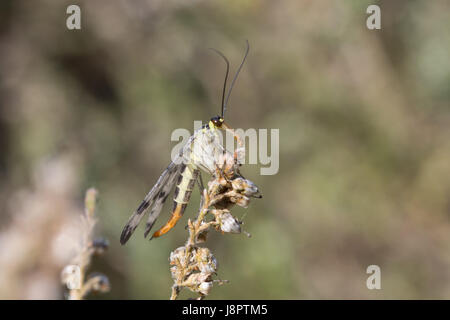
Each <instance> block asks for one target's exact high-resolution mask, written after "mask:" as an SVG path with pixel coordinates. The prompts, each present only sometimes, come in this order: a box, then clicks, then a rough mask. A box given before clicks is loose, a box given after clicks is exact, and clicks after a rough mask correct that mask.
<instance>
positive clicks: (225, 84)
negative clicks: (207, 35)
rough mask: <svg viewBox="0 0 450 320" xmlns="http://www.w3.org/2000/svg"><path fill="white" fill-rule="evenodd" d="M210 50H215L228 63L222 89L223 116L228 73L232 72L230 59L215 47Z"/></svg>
mask: <svg viewBox="0 0 450 320" xmlns="http://www.w3.org/2000/svg"><path fill="white" fill-rule="evenodd" d="M209 49H210V50H213V51H214V52H215V53H217V54H218V55H219V56H221V57H222V58H223V60H225V63H226V64H227V72H226V73H225V80H224V81H223V90H222V118H223V116H224V113H225V104H224V102H225V91H226V90H227V80H228V73H229V72H230V62H228V59H227V58H226V57H225V55H224V54H223V53H222V52H220V51H219V50H216V49H214V48H209Z"/></svg>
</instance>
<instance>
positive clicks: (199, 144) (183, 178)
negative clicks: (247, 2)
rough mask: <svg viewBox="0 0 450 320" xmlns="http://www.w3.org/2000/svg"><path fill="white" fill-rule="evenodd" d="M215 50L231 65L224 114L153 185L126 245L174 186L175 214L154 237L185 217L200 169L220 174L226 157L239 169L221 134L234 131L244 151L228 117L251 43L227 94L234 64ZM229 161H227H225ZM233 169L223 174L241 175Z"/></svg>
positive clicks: (130, 223)
mask: <svg viewBox="0 0 450 320" xmlns="http://www.w3.org/2000/svg"><path fill="white" fill-rule="evenodd" d="M212 50H213V51H215V52H216V53H217V54H219V55H220V56H221V57H222V58H223V59H224V61H225V63H226V67H227V69H226V74H225V81H224V85H223V91H222V115H221V116H215V117H213V118H211V120H210V121H209V122H208V124H206V125H204V126H203V127H202V128H201V129H198V130H196V131H195V132H194V134H193V135H192V136H191V137H190V138H189V139H188V141H187V143H186V144H185V145H184V146H183V147H182V148H181V150H180V152H179V153H178V155H177V156H176V157H175V159H172V160H173V161H172V162H171V163H170V164H169V166H168V167H167V168H166V170H164V172H163V173H162V174H161V176H160V177H159V179H158V181H157V182H156V184H155V185H154V186H153V187H152V188H151V190H150V191H149V192H148V194H147V195H146V196H145V198H144V200H143V201H142V203H141V204H140V205H139V207H138V208H137V209H136V211H134V213H133V214H132V215H131V217H130V218H129V220H128V222H127V224H126V225H125V227H124V228H123V231H122V234H121V236H120V243H121V244H122V245H123V244H125V243H126V242H127V241H128V239H129V238H130V237H131V235H132V234H133V232H134V230H135V229H136V227H137V226H138V224H139V222H140V221H141V220H142V217H143V216H144V213H145V212H146V211H147V210H148V209H150V213H149V215H148V218H147V223H146V227H145V232H144V237H147V235H148V234H149V232H150V230H151V229H152V227H153V224H154V223H155V221H156V219H157V218H158V216H159V214H160V212H161V209H162V206H163V204H164V202H165V201H166V199H167V197H168V196H169V194H170V192H171V190H172V188H173V186H174V185H175V186H176V187H175V192H174V196H173V209H172V215H171V217H170V219H169V220H168V221H167V223H166V224H165V225H164V226H163V227H161V228H160V229H159V230H157V231H156V232H154V233H153V236H152V237H151V238H150V239H152V238H157V237H160V236H162V235H163V234H165V233H167V232H168V231H169V230H171V229H172V228H173V227H174V226H175V224H176V223H177V222H178V220H179V219H180V218H181V217H182V215H183V213H184V211H185V209H186V206H187V204H188V202H189V199H190V197H191V193H192V190H193V189H194V186H195V182H196V181H197V179H200V178H201V177H200V176H199V175H200V169H201V170H203V171H205V172H207V173H209V174H211V175H217V173H218V170H220V168H218V163H221V161H222V162H224V159H228V160H229V159H230V158H231V159H234V162H235V165H229V162H230V161H225V162H228V168H230V167H232V168H237V165H238V155H237V152H236V151H235V152H234V154H233V155H231V154H230V152H229V151H228V150H226V148H224V147H223V144H222V143H221V139H220V137H219V130H224V131H229V132H231V133H232V134H233V137H234V139H235V140H236V141H237V143H238V145H240V146H241V150H243V147H242V146H243V144H242V141H241V140H240V139H239V137H238V136H237V135H236V134H235V133H234V130H233V129H232V128H231V127H229V126H228V125H227V124H226V123H225V120H224V117H225V111H226V107H227V103H228V100H229V98H230V94H231V90H232V89H233V86H234V83H235V81H236V79H237V77H238V75H239V72H240V71H241V69H242V66H243V65H244V62H245V60H246V58H247V55H248V52H249V44H248V41H247V48H246V51H245V54H244V58H243V59H242V62H241V64H240V66H239V68H238V69H237V71H236V74H235V76H234V78H233V80H232V82H231V85H230V88H229V90H228V92H227V94H226V97H225V93H226V87H227V79H228V73H229V69H230V64H229V62H228V59H227V58H226V57H225V56H224V55H223V54H222V53H221V52H220V51H217V50H215V49H212ZM225 162H224V163H223V164H225ZM231 171H233V170H230V169H228V170H226V172H225V173H224V172H223V171H222V176H225V178H229V179H231V178H233V177H237V176H239V175H237V173H236V172H234V173H233V172H231ZM234 171H237V169H234ZM200 181H201V180H200Z"/></svg>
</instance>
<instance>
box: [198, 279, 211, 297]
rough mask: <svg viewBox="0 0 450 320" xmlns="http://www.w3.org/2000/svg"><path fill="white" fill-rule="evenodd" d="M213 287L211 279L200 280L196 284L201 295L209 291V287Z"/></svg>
mask: <svg viewBox="0 0 450 320" xmlns="http://www.w3.org/2000/svg"><path fill="white" fill-rule="evenodd" d="M212 287H213V282H212V281H206V282H202V283H201V284H200V285H199V286H198V292H200V293H201V294H203V295H205V296H206V295H208V294H209V293H210V292H211V289H212Z"/></svg>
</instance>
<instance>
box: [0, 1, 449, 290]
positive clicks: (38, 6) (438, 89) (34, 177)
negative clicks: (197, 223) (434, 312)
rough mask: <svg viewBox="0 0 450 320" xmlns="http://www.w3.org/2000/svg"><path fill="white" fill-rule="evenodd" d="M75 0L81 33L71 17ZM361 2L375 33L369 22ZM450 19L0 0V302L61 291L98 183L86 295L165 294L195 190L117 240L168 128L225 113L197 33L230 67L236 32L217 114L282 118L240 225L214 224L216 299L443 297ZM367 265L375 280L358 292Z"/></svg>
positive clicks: (163, 152) (324, 8) (431, 6)
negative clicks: (275, 151) (255, 196)
mask: <svg viewBox="0 0 450 320" xmlns="http://www.w3.org/2000/svg"><path fill="white" fill-rule="evenodd" d="M70 4H78V5H80V7H81V14H82V15H81V19H82V20H81V23H82V29H81V30H78V31H69V30H68V29H67V28H66V18H67V17H68V15H67V14H66V8H67V6H68V5H70ZM370 4H378V5H379V6H380V7H381V23H382V29H381V30H368V29H367V28H366V19H367V17H368V15H367V14H366V8H367V6H368V5H370ZM448 30H450V2H448V1H425V0H422V1H375V0H373V1H359V0H358V1H357V0H354V1H331V0H330V1H312V0H310V1H250V0H247V1H237V0H232V1H220V2H219V1H202V0H197V1H162V0H158V1H143V0H139V1H118V0H113V1H111V0H108V1H107V0H96V1H76V3H74V2H73V1H65V0H64V1H50V0H47V1H45V0H39V1H17V0H14V1H13V0H3V1H2V2H1V4H0V147H1V153H0V298H7V299H10V298H19V299H34V298H43V299H59V298H62V297H63V288H62V286H61V284H60V280H59V275H60V272H61V269H62V267H63V266H64V265H65V264H66V263H67V261H68V259H69V258H70V254H71V250H69V248H70V246H71V241H72V240H67V239H68V238H67V234H68V233H69V231H70V228H71V226H72V225H73V224H74V221H76V220H77V219H78V218H79V215H80V214H81V213H82V208H83V196H84V192H85V190H86V189H87V188H88V187H91V186H94V187H96V188H97V189H98V190H99V195H100V201H99V204H98V212H97V214H98V217H99V224H98V226H99V228H98V230H97V233H98V234H99V235H104V236H105V237H107V238H108V239H109V241H110V243H111V248H110V250H109V251H108V252H107V253H106V254H105V255H104V256H103V257H100V258H96V259H94V263H93V265H92V268H91V269H92V270H93V271H100V272H103V273H105V274H106V275H107V276H108V277H109V279H110V282H111V285H112V291H111V292H110V293H108V294H105V295H98V296H94V295H92V296H90V297H89V298H93V299H98V298H100V299H110V298H120V299H122V298H123V299H167V298H168V297H169V295H170V286H171V284H172V280H171V277H170V272H169V264H168V256H169V253H170V251H172V250H174V249H175V248H177V247H178V246H181V245H182V244H183V243H184V241H185V239H186V236H187V232H186V230H184V229H183V226H184V225H186V223H187V219H188V217H194V216H195V214H196V213H197V209H198V201H199V196H198V193H197V192H195V195H194V196H193V198H192V200H191V201H192V202H191V205H190V206H188V209H187V211H186V213H185V216H184V217H183V219H182V220H181V222H180V223H179V224H178V225H177V227H176V228H175V229H174V230H173V231H171V232H170V233H169V234H167V235H166V236H164V237H162V238H160V239H156V240H153V241H151V242H149V241H148V240H144V239H143V228H139V229H138V230H137V231H136V233H135V235H134V236H133V237H132V239H131V240H130V241H129V243H127V245H126V246H123V247H122V246H120V244H119V235H120V232H121V230H122V227H123V225H124V224H125V222H126V221H127V219H128V217H129V215H130V214H131V213H132V211H133V210H134V209H135V208H136V207H137V205H139V203H140V201H141V200H142V198H143V197H144V195H145V194H146V192H147V191H148V189H149V188H150V187H151V186H152V185H153V184H154V183H155V182H156V179H157V178H158V177H159V174H160V173H161V172H162V170H163V169H164V168H165V167H166V166H167V164H168V163H169V160H170V151H171V148H172V147H173V146H174V145H175V142H171V141H170V135H171V132H172V131H173V130H174V129H176V128H187V129H189V130H192V128H193V121H194V120H205V121H206V120H208V119H209V118H210V117H211V116H214V115H217V114H218V113H219V109H220V94H221V89H222V87H221V86H222V81H223V76H224V65H223V61H221V60H220V58H219V57H218V56H217V55H215V54H214V53H212V52H211V51H210V50H208V48H209V47H214V48H217V49H219V50H221V51H223V52H224V53H225V54H226V55H227V57H228V58H229V60H230V61H231V63H232V67H234V68H233V69H232V70H235V69H236V67H237V65H238V63H239V62H240V60H241V58H242V55H243V52H244V49H245V39H248V40H249V42H250V46H251V48H250V55H249V58H248V61H247V64H246V65H245V66H244V69H243V70H242V72H241V76H240V78H239V80H238V82H237V84H236V86H235V88H234V92H233V95H232V98H231V100H230V105H229V109H228V114H227V115H226V117H227V122H228V123H229V124H230V125H231V126H233V127H235V128H244V129H247V128H269V129H270V128H277V129H279V130H280V170H279V172H278V173H277V174H276V175H272V176H261V175H260V174H259V169H260V166H259V165H245V166H244V167H243V168H242V172H243V173H244V175H245V176H246V177H247V178H249V179H251V180H252V181H253V182H255V183H256V184H257V185H258V186H259V187H260V189H261V190H262V193H263V194H264V198H263V199H261V200H253V201H252V202H251V204H250V206H249V208H248V209H246V210H245V209H242V208H235V209H234V210H233V213H234V214H236V215H237V216H239V217H241V216H242V215H243V214H244V213H246V217H245V229H246V230H247V231H248V232H250V233H251V234H252V238H246V237H245V236H244V235H224V236H222V235H220V234H218V233H215V232H211V236H210V238H209V240H208V247H209V248H210V249H211V250H212V252H213V253H214V255H215V256H216V258H217V260H218V262H219V278H221V279H228V280H230V284H227V285H224V286H221V287H214V288H213V290H212V293H211V295H210V296H209V298H211V299H310V298H318V299H322V298H327V299H335V298H351V299H354V298H361V299H380V298H387V299H392V298H397V299H412V298H414V299H416V298H417V299H423V298H450V221H449V220H450V103H449V102H450V59H449V58H448V57H449V52H450V33H449V31H448ZM168 202H171V201H168ZM171 205H172V204H171V203H169V204H168V205H166V206H165V209H164V215H163V217H161V219H160V220H161V221H159V222H158V223H159V224H161V223H163V222H165V221H166V219H167V217H168V211H169V210H170V208H171ZM61 239H62V240H61ZM371 264H376V265H379V266H380V267H381V276H382V280H381V281H382V282H381V286H382V289H381V290H368V289H367V287H366V279H367V277H368V276H369V275H368V274H366V268H367V266H369V265H371ZM190 296H193V295H192V294H189V293H187V292H184V293H183V294H182V295H181V298H187V297H190Z"/></svg>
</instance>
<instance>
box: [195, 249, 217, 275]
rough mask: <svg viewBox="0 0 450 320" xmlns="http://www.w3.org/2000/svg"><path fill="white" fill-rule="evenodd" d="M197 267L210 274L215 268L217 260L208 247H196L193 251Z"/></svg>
mask: <svg viewBox="0 0 450 320" xmlns="http://www.w3.org/2000/svg"><path fill="white" fill-rule="evenodd" d="M195 258H196V262H197V266H198V269H199V270H200V272H202V273H204V274H212V273H215V272H216V270H217V260H216V258H214V256H213V255H212V253H211V251H209V249H208V248H197V250H196V253H195Z"/></svg>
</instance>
